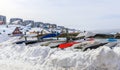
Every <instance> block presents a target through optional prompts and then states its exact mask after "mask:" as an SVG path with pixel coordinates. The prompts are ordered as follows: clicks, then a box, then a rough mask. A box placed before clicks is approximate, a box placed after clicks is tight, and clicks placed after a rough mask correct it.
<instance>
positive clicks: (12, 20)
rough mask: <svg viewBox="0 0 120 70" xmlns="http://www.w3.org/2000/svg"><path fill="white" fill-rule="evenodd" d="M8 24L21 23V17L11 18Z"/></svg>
mask: <svg viewBox="0 0 120 70" xmlns="http://www.w3.org/2000/svg"><path fill="white" fill-rule="evenodd" d="M10 24H21V25H22V24H23V19H21V18H11V19H10Z"/></svg>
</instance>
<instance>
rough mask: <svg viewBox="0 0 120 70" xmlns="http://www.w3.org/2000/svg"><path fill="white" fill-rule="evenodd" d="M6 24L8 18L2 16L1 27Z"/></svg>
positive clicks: (0, 19) (0, 16) (0, 18)
mask: <svg viewBox="0 0 120 70" xmlns="http://www.w3.org/2000/svg"><path fill="white" fill-rule="evenodd" d="M1 24H6V16H3V15H0V25H1Z"/></svg>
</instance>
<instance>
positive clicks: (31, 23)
mask: <svg viewBox="0 0 120 70" xmlns="http://www.w3.org/2000/svg"><path fill="white" fill-rule="evenodd" d="M23 25H24V26H27V25H30V26H31V27H33V26H34V21H33V20H24V22H23Z"/></svg>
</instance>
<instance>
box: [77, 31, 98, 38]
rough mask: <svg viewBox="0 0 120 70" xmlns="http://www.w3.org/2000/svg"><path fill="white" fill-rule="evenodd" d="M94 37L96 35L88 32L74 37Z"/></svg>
mask: <svg viewBox="0 0 120 70" xmlns="http://www.w3.org/2000/svg"><path fill="white" fill-rule="evenodd" d="M95 35H96V34H95V33H93V32H90V31H88V32H81V33H80V34H78V35H77V36H76V37H82V36H85V37H90V36H95Z"/></svg>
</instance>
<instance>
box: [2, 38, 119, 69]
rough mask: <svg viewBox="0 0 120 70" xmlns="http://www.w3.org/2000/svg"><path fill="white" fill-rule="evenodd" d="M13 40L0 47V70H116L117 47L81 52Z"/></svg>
mask: <svg viewBox="0 0 120 70" xmlns="http://www.w3.org/2000/svg"><path fill="white" fill-rule="evenodd" d="M17 40H18V38H11V39H9V40H7V41H5V42H3V43H0V70H120V61H119V59H120V51H119V50H120V43H118V44H117V46H116V47H114V48H113V49H110V48H109V47H108V46H101V47H100V48H97V49H93V50H87V51H84V52H83V51H82V50H80V49H79V50H75V49H73V48H67V49H64V50H61V49H59V48H50V47H49V46H40V45H41V44H43V43H37V44H32V45H27V46H26V45H25V44H19V45H17V44H14V43H13V42H15V41H17ZM48 42H49V41H48ZM46 43H47V42H46ZM83 43H85V42H83ZM86 43H88V44H90V43H91V42H86Z"/></svg>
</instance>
